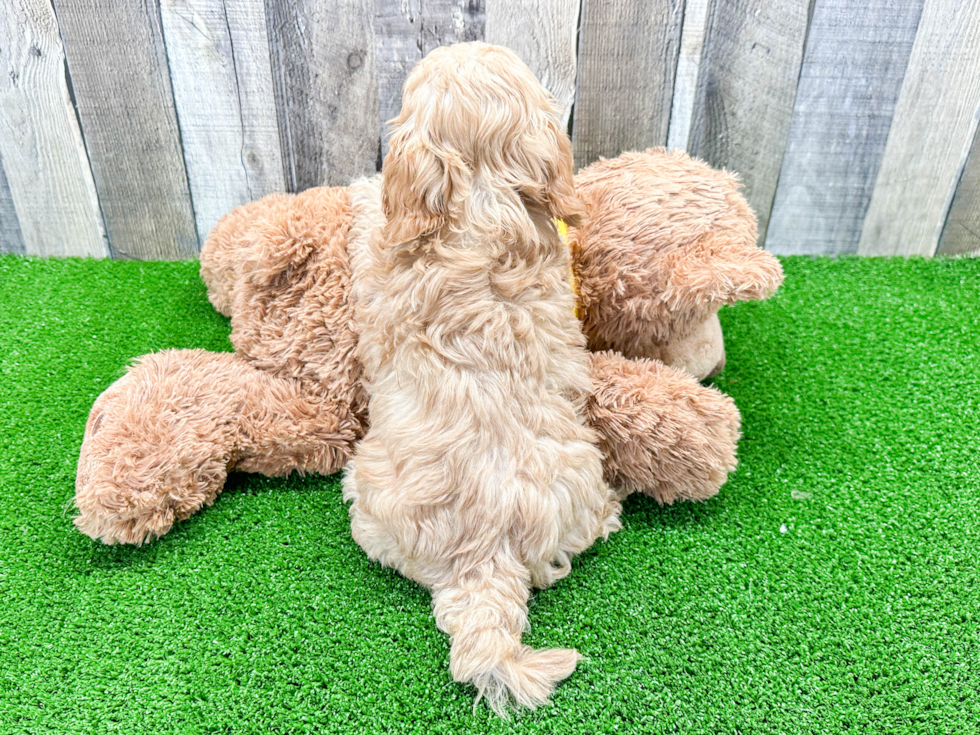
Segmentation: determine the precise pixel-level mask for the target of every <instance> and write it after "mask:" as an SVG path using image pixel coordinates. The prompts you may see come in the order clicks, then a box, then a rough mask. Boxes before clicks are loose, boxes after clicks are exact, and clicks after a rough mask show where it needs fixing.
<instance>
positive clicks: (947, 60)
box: [858, 0, 980, 255]
mask: <svg viewBox="0 0 980 735" xmlns="http://www.w3.org/2000/svg"><path fill="white" fill-rule="evenodd" d="M978 59H980V0H926V2H925V4H924V5H923V8H922V18H921V19H920V21H919V32H918V34H917V35H916V38H915V43H914V45H913V46H912V54H911V56H910V57H909V63H908V69H907V70H906V72H905V81H904V83H903V84H902V91H901V94H900V95H899V98H898V104H897V105H896V107H895V115H894V120H893V122H892V127H891V131H890V132H889V134H888V142H887V144H886V145H885V153H884V156H883V158H882V161H881V168H880V170H879V172H878V177H877V179H876V181H875V188H874V193H873V194H872V197H871V203H870V205H869V206H868V213H867V216H866V217H865V220H864V228H863V230H862V233H861V241H860V243H859V244H858V253H859V254H861V255H933V254H934V253H935V252H936V248H937V246H938V244H939V237H940V234H941V233H942V229H943V224H944V223H945V221H946V215H947V213H948V212H949V208H950V202H951V200H952V198H953V193H954V190H955V187H956V183H957V181H958V180H959V178H960V173H961V172H962V171H963V166H964V164H965V163H966V158H967V155H968V153H969V150H970V145H971V144H972V143H973V136H974V134H975V133H976V128H977V116H978V112H980V64H978Z"/></svg>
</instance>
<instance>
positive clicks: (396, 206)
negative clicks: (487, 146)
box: [381, 129, 469, 244]
mask: <svg viewBox="0 0 980 735" xmlns="http://www.w3.org/2000/svg"><path fill="white" fill-rule="evenodd" d="M405 133H406V131H405V130H404V129H403V130H400V131H396V132H395V134H394V135H392V136H391V141H390V145H389V148H388V155H387V156H386V157H385V161H384V165H383V166H382V169H381V171H382V174H383V175H384V183H383V184H382V206H383V208H384V213H385V216H386V217H387V219H388V222H387V224H386V225H385V228H384V238H385V240H387V241H388V242H390V243H393V244H398V243H403V242H410V241H412V240H417V239H418V238H420V237H422V236H423V235H427V234H429V233H431V232H435V231H436V230H438V229H439V228H440V227H442V226H443V225H444V224H445V222H446V218H447V217H448V216H449V215H450V214H452V213H453V212H454V211H455V210H456V207H457V204H458V202H460V201H461V200H462V199H463V197H465V196H466V190H467V189H468V180H469V177H468V176H467V175H466V173H467V167H466V164H465V163H464V162H463V161H462V159H461V158H460V157H459V155H458V154H457V153H456V152H455V151H451V150H448V149H445V148H441V147H439V146H437V145H435V144H434V143H432V142H431V141H426V140H422V139H421V138H420V137H419V136H416V135H409V134H405Z"/></svg>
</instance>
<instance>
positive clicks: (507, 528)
mask: <svg viewBox="0 0 980 735" xmlns="http://www.w3.org/2000/svg"><path fill="white" fill-rule="evenodd" d="M393 122H394V129H393V134H392V136H391V141H390V148H389V152H388V156H387V158H386V159H385V164H384V171H383V173H384V180H383V202H384V213H382V212H381V207H380V203H381V202H380V198H379V196H378V195H379V188H380V187H381V186H382V182H381V181H380V180H378V179H376V180H374V181H368V182H365V183H362V184H357V185H355V186H354V187H353V189H354V192H353V194H352V199H353V202H354V221H355V232H354V233H352V235H353V236H352V239H351V259H352V268H353V275H354V280H353V300H354V304H355V310H354V321H355V324H356V327H357V332H358V335H359V337H360V342H359V344H358V354H359V356H360V358H361V362H362V364H363V367H364V374H365V381H366V384H367V386H368V393H369V395H370V403H369V413H370V417H371V427H370V429H369V430H368V432H367V434H366V435H365V437H364V439H363V440H361V442H360V443H359V444H358V446H357V448H356V450H355V453H354V457H353V459H352V460H351V463H350V465H349V466H348V468H347V472H346V475H345V478H344V497H345V499H347V500H349V501H351V502H352V505H351V508H350V513H351V531H352V534H353V536H354V540H355V541H357V543H358V544H360V545H361V547H362V548H364V550H365V551H366V552H367V553H368V555H369V556H371V557H372V558H373V559H376V560H378V561H380V562H381V563H382V564H385V565H388V566H393V567H395V568H396V569H398V570H399V571H400V572H401V573H402V574H404V575H406V576H408V577H410V578H411V579H414V580H415V581H417V582H419V583H420V584H423V585H425V586H426V587H428V588H430V589H431V590H432V595H433V611H434V614H435V617H436V621H437V623H438V625H439V627H440V628H441V629H442V630H444V631H445V632H446V633H448V634H449V635H450V637H451V648H450V669H451V671H452V674H453V677H454V678H455V679H456V680H457V681H460V682H470V683H472V684H473V685H475V686H476V688H477V689H478V691H479V693H480V696H481V697H486V698H487V700H488V701H489V703H490V705H491V706H492V707H493V708H494V710H496V711H497V712H498V713H503V712H504V710H505V707H506V706H507V704H508V702H513V703H515V704H518V705H522V706H526V707H534V706H536V705H539V704H541V703H543V702H544V701H546V699H547V698H548V696H549V695H550V693H551V691H552V689H553V687H554V685H555V683H556V682H558V681H560V680H561V679H563V678H565V677H566V676H568V675H569V674H570V673H571V672H572V670H573V669H574V668H575V664H576V662H577V661H578V654H577V653H576V652H575V651H574V650H558V649H554V650H533V649H531V648H529V647H527V646H525V645H523V644H522V643H521V633H522V631H523V629H524V626H525V622H526V617H527V602H528V597H529V589H530V588H531V587H532V586H533V587H545V586H548V585H550V584H551V583H552V582H553V581H555V580H556V579H560V578H562V577H564V576H565V575H566V574H568V573H569V571H570V569H571V558H572V557H573V556H574V555H575V554H578V553H580V552H582V551H583V550H585V549H586V548H588V547H589V546H591V545H592V543H593V542H594V541H595V540H596V539H597V538H599V537H600V536H602V537H605V536H607V535H608V534H609V533H610V532H611V531H614V530H616V529H618V528H619V510H620V507H619V503H618V502H617V500H616V498H615V495H614V493H613V491H612V490H611V488H610V487H609V486H608V485H607V484H606V483H605V481H604V480H603V478H602V457H601V455H600V453H599V450H598V449H597V448H596V446H595V445H596V442H597V437H596V435H595V433H594V432H593V431H592V430H591V429H590V428H589V427H587V426H586V424H585V421H584V418H583V412H584V407H585V401H586V399H587V397H588V395H590V394H591V392H592V391H591V385H590V382H589V375H588V365H587V354H586V351H585V338H584V336H583V334H582V330H581V325H580V323H579V322H578V320H577V319H576V318H575V316H574V304H575V296H574V294H573V292H572V289H571V286H570V284H569V282H568V275H567V274H568V267H569V264H568V251H567V249H566V247H565V246H564V244H563V243H562V241H561V238H560V237H559V235H558V231H557V228H556V226H555V224H554V222H553V221H552V217H564V218H566V219H575V218H577V217H578V215H579V212H580V211H581V205H580V203H579V201H578V200H577V199H576V198H575V195H574V191H573V188H572V159H571V146H570V144H569V141H568V139H567V137H566V136H565V135H564V134H563V133H562V131H561V117H560V115H559V113H558V111H557V109H556V105H555V103H554V100H553V99H552V98H551V96H550V95H549V94H548V93H547V92H546V91H545V89H544V88H543V87H542V86H541V85H540V84H539V82H538V81H537V79H535V78H534V76H533V74H531V72H530V70H529V69H528V68H527V67H526V66H525V65H524V64H523V62H521V61H520V60H519V59H518V58H517V56H516V55H515V54H513V53H512V52H510V51H506V50H503V49H499V48H495V47H492V46H487V45H485V44H480V43H477V44H463V45H458V46H452V47H448V48H443V49H439V50H437V51H434V52H432V53H431V54H430V55H429V56H427V57H426V58H425V60H423V61H422V62H421V63H420V64H419V65H418V66H416V68H415V70H414V71H413V72H412V74H411V76H410V77H409V79H408V81H407V83H406V85H405V92H404V97H403V106H402V111H401V114H400V115H399V116H398V118H396V119H395V120H394V121H393ZM362 227H363V229H359V228H362Z"/></svg>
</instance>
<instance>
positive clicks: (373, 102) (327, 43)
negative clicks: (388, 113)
mask: <svg viewBox="0 0 980 735" xmlns="http://www.w3.org/2000/svg"><path fill="white" fill-rule="evenodd" d="M265 7H266V18H267V23H268V31H269V46H270V50H271V60H272V76H273V86H274V88H275V94H276V110H277V117H278V121H279V136H280V140H281V141H282V158H283V163H284V166H285V172H286V186H287V188H288V189H289V190H290V191H302V190H303V189H308V188H310V187H313V186H342V185H347V184H349V183H350V182H351V180H352V179H355V178H357V177H359V176H365V175H367V174H373V173H374V172H375V170H376V168H377V159H378V141H379V137H380V130H379V125H378V85H377V79H376V63H375V40H374V4H373V2H371V1H370V0H266V4H265Z"/></svg>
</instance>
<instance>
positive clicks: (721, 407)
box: [586, 352, 740, 505]
mask: <svg viewBox="0 0 980 735" xmlns="http://www.w3.org/2000/svg"><path fill="white" fill-rule="evenodd" d="M590 360H591V363H590V369H591V375H592V384H593V391H594V392H593V395H592V396H591V398H590V399H589V401H588V403H587V404H586V418H587V420H588V422H589V423H590V424H591V425H592V426H593V427H594V428H595V429H596V431H597V432H598V435H599V448H600V449H601V450H602V453H603V456H604V468H605V474H606V480H607V481H608V482H609V484H610V485H612V486H613V487H616V488H618V489H619V492H620V495H621V496H626V495H628V494H630V493H633V492H642V493H643V494H645V495H649V496H651V497H653V498H655V499H656V500H657V501H658V502H659V503H664V504H668V505H669V504H671V503H674V502H675V501H678V500H706V499H708V498H710V497H711V496H713V495H715V494H716V493H717V492H718V489H719V488H720V487H721V486H722V485H723V484H725V481H726V479H727V478H728V473H729V472H731V471H733V470H734V469H735V464H736V461H735V446H736V444H737V442H738V438H739V425H740V418H739V413H738V409H737V408H735V403H734V401H732V399H731V398H729V397H728V396H726V395H725V394H724V393H722V392H721V391H718V390H716V389H715V388H709V387H706V386H703V385H701V384H700V383H698V382H697V381H696V380H695V379H694V378H692V377H691V376H689V375H687V374H685V373H683V372H681V371H680V370H677V369H674V368H670V367H667V366H666V365H664V364H662V363H660V362H658V361H656V360H645V359H636V360H630V359H627V358H625V357H623V356H622V355H619V354H617V353H614V352H596V353H593V354H592V355H591V356H590Z"/></svg>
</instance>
